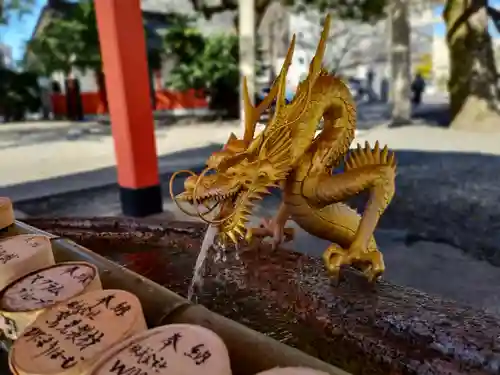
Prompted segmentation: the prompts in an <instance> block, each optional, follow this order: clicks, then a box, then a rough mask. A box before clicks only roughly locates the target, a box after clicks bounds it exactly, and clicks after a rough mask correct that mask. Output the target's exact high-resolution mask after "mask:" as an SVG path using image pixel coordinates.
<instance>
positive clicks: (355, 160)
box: [345, 141, 396, 171]
mask: <svg viewBox="0 0 500 375" xmlns="http://www.w3.org/2000/svg"><path fill="white" fill-rule="evenodd" d="M369 165H384V166H388V167H390V168H391V169H393V170H394V171H395V170H396V155H395V154H394V152H392V151H389V149H388V148H387V146H385V147H384V148H383V149H380V145H379V143H378V141H377V142H376V143H375V147H374V148H372V147H371V146H370V144H369V143H368V142H365V147H361V145H360V144H359V143H358V147H357V148H356V149H355V150H352V151H351V152H350V153H349V156H348V158H347V159H346V160H345V171H348V170H351V169H355V168H360V167H365V166H369Z"/></svg>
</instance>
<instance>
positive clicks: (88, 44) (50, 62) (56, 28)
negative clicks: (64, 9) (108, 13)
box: [27, 0, 102, 76]
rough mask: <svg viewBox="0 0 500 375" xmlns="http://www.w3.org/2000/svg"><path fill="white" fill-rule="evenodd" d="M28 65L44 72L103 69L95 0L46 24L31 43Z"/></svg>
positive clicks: (67, 73)
mask: <svg viewBox="0 0 500 375" xmlns="http://www.w3.org/2000/svg"><path fill="white" fill-rule="evenodd" d="M27 50H28V54H29V55H28V56H29V57H28V59H27V68H28V69H30V70H33V71H37V72H39V73H41V74H44V75H50V74H52V73H54V72H63V73H65V75H66V76H67V75H69V74H70V73H71V70H72V68H79V69H81V70H87V69H92V70H95V71H99V70H100V69H101V64H102V63H101V55H100V50H99V35H98V32H97V24H96V18H95V11H94V6H93V1H91V0H84V1H80V2H79V3H77V4H75V6H74V7H72V8H71V10H70V11H69V12H68V13H67V14H65V16H64V17H60V18H57V19H54V20H51V22H50V23H49V24H48V25H47V26H45V28H44V29H43V30H42V31H41V32H40V33H39V35H37V36H36V37H35V38H33V39H32V40H31V41H29V42H28V45H27Z"/></svg>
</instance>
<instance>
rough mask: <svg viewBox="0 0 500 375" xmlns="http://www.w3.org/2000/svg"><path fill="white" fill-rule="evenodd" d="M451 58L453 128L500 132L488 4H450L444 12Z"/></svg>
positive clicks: (482, 0)
mask: <svg viewBox="0 0 500 375" xmlns="http://www.w3.org/2000/svg"><path fill="white" fill-rule="evenodd" d="M443 18H444V20H445V23H446V30H447V43H448V48H449V54H450V77H449V81H448V91H449V93H450V112H451V117H452V123H451V127H453V128H457V129H468V130H482V131H488V130H490V131H491V130H500V127H499V126H498V124H499V123H500V116H499V112H498V110H499V102H498V99H499V91H498V85H497V80H498V75H497V69H496V65H495V59H494V54H493V48H492V43H491V38H490V34H489V32H488V15H487V0H448V1H447V3H446V7H445V9H444V12H443Z"/></svg>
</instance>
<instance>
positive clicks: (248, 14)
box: [238, 0, 255, 129]
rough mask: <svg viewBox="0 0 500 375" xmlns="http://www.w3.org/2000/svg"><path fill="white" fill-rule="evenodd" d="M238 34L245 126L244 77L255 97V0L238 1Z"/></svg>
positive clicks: (242, 111) (250, 95)
mask: <svg viewBox="0 0 500 375" xmlns="http://www.w3.org/2000/svg"><path fill="white" fill-rule="evenodd" d="M238 15H239V17H238V20H239V23H238V34H239V51H240V54H239V58H240V61H239V65H240V103H241V104H240V105H241V107H240V121H241V127H242V129H244V128H245V112H244V106H243V78H246V81H247V89H248V94H249V97H250V100H252V101H253V100H254V98H255V1H254V0H239V2H238Z"/></svg>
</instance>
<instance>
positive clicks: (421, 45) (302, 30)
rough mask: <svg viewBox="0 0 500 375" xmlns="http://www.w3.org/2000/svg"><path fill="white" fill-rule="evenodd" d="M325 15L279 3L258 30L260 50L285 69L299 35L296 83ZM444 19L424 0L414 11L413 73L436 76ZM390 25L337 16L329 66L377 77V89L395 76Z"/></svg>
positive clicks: (270, 63)
mask: <svg viewBox="0 0 500 375" xmlns="http://www.w3.org/2000/svg"><path fill="white" fill-rule="evenodd" d="M323 17H324V15H322V14H320V13H318V12H316V11H314V10H308V9H303V10H302V11H301V12H294V11H291V10H290V9H286V8H285V7H283V6H281V5H280V4H279V2H275V3H274V4H273V5H272V6H271V7H269V9H268V14H266V15H265V16H264V18H263V20H262V23H261V25H260V27H259V30H258V35H259V40H260V48H261V49H262V50H263V51H262V56H263V57H264V58H265V59H267V65H268V66H269V68H270V69H274V70H275V71H276V70H277V69H279V67H280V66H281V63H282V61H283V58H284V56H285V54H286V51H287V49H288V45H289V42H290V40H291V37H292V35H293V34H295V35H296V38H297V41H296V47H295V53H294V58H293V63H292V66H291V67H290V70H289V84H290V85H291V86H296V85H297V84H298V82H300V81H301V80H302V79H303V78H304V77H305V76H306V75H307V71H308V69H309V62H310V61H311V58H312V57H313V55H314V52H315V50H316V45H317V42H318V40H319V36H320V33H321V30H322V22H321V21H322V19H323ZM438 21H439V19H437V18H436V17H435V16H434V15H433V10H432V5H431V4H430V3H429V2H426V1H421V2H418V7H414V8H411V9H410V23H411V29H412V35H411V56H412V72H413V73H416V72H417V71H419V72H421V73H422V74H423V75H424V76H425V77H426V78H427V79H432V60H433V34H434V30H433V25H434V23H435V22H438ZM388 26H389V25H388V22H387V21H386V20H382V21H379V22H377V23H376V24H373V25H370V24H363V23H360V22H352V21H343V20H339V19H336V18H335V15H333V17H332V27H331V36H330V39H329V41H328V45H327V51H326V56H325V59H324V64H325V66H326V67H327V68H328V69H329V70H331V71H335V72H337V73H339V74H341V75H342V76H344V77H349V78H353V79H355V80H360V81H363V80H366V79H367V77H368V76H371V77H372V79H373V86H374V88H380V87H381V85H382V81H383V80H384V78H386V79H387V78H388V77H389V59H388V56H389V41H390V34H389V33H390V30H389V27H388ZM377 91H378V90H377Z"/></svg>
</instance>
